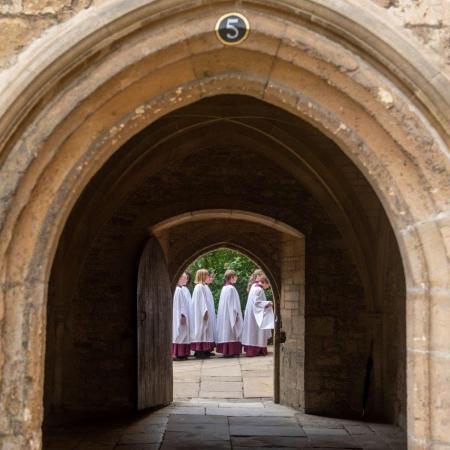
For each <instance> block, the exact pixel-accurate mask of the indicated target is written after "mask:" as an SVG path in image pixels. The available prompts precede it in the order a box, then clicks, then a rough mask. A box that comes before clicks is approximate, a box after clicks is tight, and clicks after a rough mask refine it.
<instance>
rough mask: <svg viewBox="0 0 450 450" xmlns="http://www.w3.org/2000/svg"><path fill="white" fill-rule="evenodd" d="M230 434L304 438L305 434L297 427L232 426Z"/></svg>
mask: <svg viewBox="0 0 450 450" xmlns="http://www.w3.org/2000/svg"><path fill="white" fill-rule="evenodd" d="M230 434H231V435H232V436H275V437H280V436H302V437H306V434H305V432H304V431H303V430H302V429H301V428H300V427H299V426H296V425H277V426H272V425H249V424H245V425H231V426H230Z"/></svg>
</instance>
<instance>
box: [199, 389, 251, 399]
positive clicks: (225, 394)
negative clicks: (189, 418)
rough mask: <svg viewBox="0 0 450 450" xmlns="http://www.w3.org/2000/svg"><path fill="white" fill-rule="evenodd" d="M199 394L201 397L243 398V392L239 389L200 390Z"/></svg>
mask: <svg viewBox="0 0 450 450" xmlns="http://www.w3.org/2000/svg"><path fill="white" fill-rule="evenodd" d="M200 396H201V397H203V398H243V397H244V393H243V392H242V390H240V391H235V392H233V391H224V392H219V391H200Z"/></svg>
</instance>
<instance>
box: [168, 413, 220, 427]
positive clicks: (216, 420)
mask: <svg viewBox="0 0 450 450" xmlns="http://www.w3.org/2000/svg"><path fill="white" fill-rule="evenodd" d="M169 423H191V424H194V423H203V424H206V423H212V424H224V425H226V424H227V423H228V419H227V417H226V416H196V415H192V414H186V415H183V414H178V415H175V416H170V418H169Z"/></svg>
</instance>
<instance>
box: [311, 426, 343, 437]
mask: <svg viewBox="0 0 450 450" xmlns="http://www.w3.org/2000/svg"><path fill="white" fill-rule="evenodd" d="M303 429H304V430H305V433H306V434H307V435H308V436H309V435H312V436H323V435H326V436H348V435H349V434H348V432H347V431H346V430H345V429H343V428H325V427H311V426H303Z"/></svg>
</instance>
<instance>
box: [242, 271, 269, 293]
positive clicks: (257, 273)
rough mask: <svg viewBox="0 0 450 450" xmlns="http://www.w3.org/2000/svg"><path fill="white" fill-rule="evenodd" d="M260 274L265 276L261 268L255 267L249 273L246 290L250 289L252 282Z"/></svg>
mask: <svg viewBox="0 0 450 450" xmlns="http://www.w3.org/2000/svg"><path fill="white" fill-rule="evenodd" d="M261 276H266V274H265V273H264V272H263V271H262V270H261V269H256V270H255V271H254V272H253V273H252V274H251V275H250V278H249V279H248V284H247V292H248V291H249V290H250V288H251V287H252V284H253V283H254V282H255V281H256V277H261Z"/></svg>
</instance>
